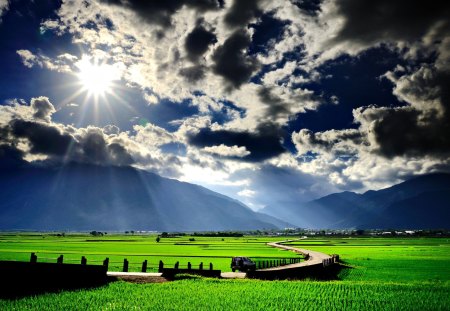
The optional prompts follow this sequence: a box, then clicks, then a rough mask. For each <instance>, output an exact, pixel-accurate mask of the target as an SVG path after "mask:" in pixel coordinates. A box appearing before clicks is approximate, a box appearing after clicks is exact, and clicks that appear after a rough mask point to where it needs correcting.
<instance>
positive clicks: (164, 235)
mask: <svg viewBox="0 0 450 311" xmlns="http://www.w3.org/2000/svg"><path fill="white" fill-rule="evenodd" d="M168 236H169V234H168V233H167V232H163V233H161V237H162V238H167V237H168Z"/></svg>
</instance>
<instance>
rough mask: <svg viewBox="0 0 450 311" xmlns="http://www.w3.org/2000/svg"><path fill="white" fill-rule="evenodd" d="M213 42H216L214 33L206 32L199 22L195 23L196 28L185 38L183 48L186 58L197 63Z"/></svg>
mask: <svg viewBox="0 0 450 311" xmlns="http://www.w3.org/2000/svg"><path fill="white" fill-rule="evenodd" d="M214 42H216V36H215V35H214V33H213V32H211V31H208V30H206V29H205V27H203V25H202V24H201V21H200V23H199V22H197V26H196V27H195V28H194V29H193V30H192V31H191V32H190V33H189V34H188V35H187V37H186V43H185V48H186V52H187V53H188V58H189V59H190V60H191V61H194V62H195V61H197V60H198V58H199V57H201V56H202V55H203V54H204V53H205V52H206V51H207V50H208V47H209V45H211V44H213V43H214Z"/></svg>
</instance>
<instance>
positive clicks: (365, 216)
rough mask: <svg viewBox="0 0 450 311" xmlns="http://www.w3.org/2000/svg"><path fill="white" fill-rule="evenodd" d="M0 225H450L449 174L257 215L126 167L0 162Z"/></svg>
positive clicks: (148, 227)
mask: <svg viewBox="0 0 450 311" xmlns="http://www.w3.org/2000/svg"><path fill="white" fill-rule="evenodd" d="M0 198H1V201H0V230H18V229H23V230H73V231H85V230H99V231H111V230H114V231H124V230H146V231H219V230H255V229H280V228H285V227H293V226H295V227H301V228H316V229H319V228H329V229H347V228H358V229H367V228H380V229H383V228H386V229H387V228H398V229H401V228H404V229H432V228H450V174H443V173H441V174H430V175H423V176H419V177H416V178H413V179H410V180H407V181H405V182H402V183H400V184H397V185H394V186H392V187H389V188H386V189H382V190H378V191H372V190H371V191H367V192H365V193H363V194H358V193H354V192H348V191H347V192H341V193H334V194H330V195H327V196H325V197H322V198H319V199H317V200H313V201H310V202H306V203H298V204H297V203H292V202H291V203H284V204H280V205H278V206H268V207H266V208H264V209H263V210H262V211H261V212H260V213H259V212H255V211H253V210H251V209H250V208H248V207H247V206H245V205H244V204H243V203H241V202H239V201H237V200H234V199H232V198H229V197H227V196H224V195H222V194H219V193H217V192H213V191H211V190H208V189H206V188H204V187H201V186H198V185H193V184H189V183H185V182H180V181H177V180H174V179H168V178H164V177H161V176H159V175H157V174H154V173H150V172H147V171H142V170H139V169H135V168H132V167H112V166H99V165H89V164H79V163H69V164H66V165H64V166H62V167H50V166H40V167H39V166H30V165H25V166H20V165H18V166H17V165H15V166H10V167H9V168H7V167H6V166H3V167H0Z"/></svg>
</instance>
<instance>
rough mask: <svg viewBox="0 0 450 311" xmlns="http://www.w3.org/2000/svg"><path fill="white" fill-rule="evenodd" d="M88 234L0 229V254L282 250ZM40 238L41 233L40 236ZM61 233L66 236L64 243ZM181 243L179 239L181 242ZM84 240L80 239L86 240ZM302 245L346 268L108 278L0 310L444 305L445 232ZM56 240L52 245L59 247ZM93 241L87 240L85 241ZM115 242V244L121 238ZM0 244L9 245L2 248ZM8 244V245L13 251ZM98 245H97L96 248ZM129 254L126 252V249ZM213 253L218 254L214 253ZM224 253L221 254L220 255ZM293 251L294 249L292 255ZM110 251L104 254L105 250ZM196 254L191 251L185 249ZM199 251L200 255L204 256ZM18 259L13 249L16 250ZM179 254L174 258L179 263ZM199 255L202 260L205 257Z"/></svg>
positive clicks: (447, 287)
mask: <svg viewBox="0 0 450 311" xmlns="http://www.w3.org/2000/svg"><path fill="white" fill-rule="evenodd" d="M118 238H119V237H118V236H115V237H113V236H111V237H107V238H106V239H109V242H92V241H91V242H87V241H86V240H89V239H91V238H87V237H86V236H72V237H66V238H60V240H58V238H56V237H46V238H45V239H44V240H46V241H45V242H42V241H40V240H39V239H38V238H37V237H29V240H28V242H26V241H25V240H26V239H25V238H24V237H23V236H22V237H20V236H8V237H5V236H1V237H0V241H1V242H0V256H1V257H2V258H4V257H5V256H14V254H16V256H19V254H20V251H21V250H26V251H27V252H26V259H28V256H29V254H28V252H29V251H31V249H38V250H39V251H45V252H50V253H49V254H55V257H56V255H57V254H59V253H60V252H61V253H64V254H65V256H66V253H65V252H62V251H61V250H62V249H65V250H71V251H73V252H74V253H73V254H76V255H77V256H78V257H79V256H80V254H81V253H83V251H86V253H89V254H91V253H93V254H96V255H98V256H104V255H105V253H106V252H108V251H115V252H116V253H115V254H117V256H120V255H122V254H125V253H127V252H131V251H133V252H134V253H133V254H136V256H143V254H145V253H144V252H145V251H146V252H147V253H148V254H153V255H155V256H163V255H167V254H172V255H175V256H179V257H174V258H179V259H182V258H183V256H185V255H188V256H194V255H201V256H210V257H207V258H209V259H211V260H212V262H213V263H214V264H215V265H216V261H221V260H225V259H226V269H229V266H228V265H229V258H230V257H231V256H233V255H237V254H239V255H243V256H250V257H251V256H261V257H265V256H269V257H270V256H280V255H281V256H282V257H284V256H287V255H289V254H291V253H289V252H284V251H279V250H276V249H272V248H269V247H267V246H266V245H265V243H266V242H269V241H275V240H280V238H251V237H248V238H247V237H244V238H225V239H224V241H222V240H221V238H197V237H196V238H195V239H196V240H195V241H194V242H192V243H191V244H190V243H188V242H189V241H188V238H189V237H183V238H179V239H167V240H163V242H162V243H161V242H160V244H157V243H156V242H154V237H153V238H149V237H130V236H126V237H120V238H121V239H122V240H126V242H118V241H112V240H114V239H118ZM40 239H42V237H40ZM62 241H65V242H67V243H63V242H62ZM180 243H182V244H180ZM86 244H87V245H86ZM291 244H292V245H296V246H299V247H301V248H306V249H312V250H317V251H322V252H325V253H330V254H331V253H337V254H339V255H340V256H341V258H342V259H343V260H344V261H345V264H346V265H348V266H349V267H351V268H350V269H344V270H342V272H341V274H340V277H341V279H342V280H339V281H327V282H321V281H314V280H303V281H259V280H217V279H205V278H200V277H193V278H188V279H181V280H177V281H174V282H168V283H162V284H131V283H126V282H122V281H120V282H113V283H110V284H108V285H106V286H103V287H99V288H96V289H89V290H78V291H66V292H61V293H53V294H44V295H40V296H30V297H26V298H22V299H18V300H3V301H2V300H0V310H35V309H39V310H56V309H65V310H81V309H82V310H149V309H151V310H167V309H170V310H449V309H450V298H449V297H450V295H449V294H450V265H449V263H450V243H449V240H448V239H446V238H375V237H374V238H330V239H323V238H314V239H306V240H301V241H297V242H294V243H291ZM58 245H59V249H58ZM84 245H86V246H91V245H92V246H93V247H92V248H84ZM121 245H122V246H121ZM3 250H8V251H7V252H3ZM14 251H15V253H14ZM98 253H101V255H99V254H98ZM126 255H127V257H129V254H128V253H127V254H126ZM214 256H218V257H214ZM221 256H224V257H226V258H223V257H221ZM293 256H295V254H294V255H293ZM110 257H111V256H110ZM189 258H195V257H189ZM205 258H206V257H205ZM16 259H17V257H16ZM181 262H182V261H180V263H181ZM205 262H207V261H206V260H205Z"/></svg>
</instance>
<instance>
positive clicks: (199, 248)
mask: <svg viewBox="0 0 450 311" xmlns="http://www.w3.org/2000/svg"><path fill="white" fill-rule="evenodd" d="M189 238H191V237H189V236H184V237H179V238H163V239H161V241H160V242H159V243H157V242H156V236H154V235H150V236H149V235H107V236H103V237H91V236H89V235H75V234H72V235H66V236H65V237H58V236H55V235H49V234H14V233H11V234H5V235H2V236H0V260H18V261H28V260H29V259H30V253H32V252H34V253H36V255H37V256H38V261H40V262H56V258H57V257H58V256H59V255H60V254H64V262H67V263H79V262H80V259H81V256H85V257H86V258H87V261H88V263H90V264H101V263H102V262H103V260H104V259H105V258H106V257H109V259H110V265H109V270H110V271H121V269H122V264H123V260H124V258H127V259H128V261H129V262H130V271H140V268H141V264H142V262H143V261H144V260H148V263H149V265H148V267H149V269H150V271H156V269H157V267H158V263H159V261H160V260H162V261H163V262H164V264H165V265H167V266H173V265H174V264H175V263H176V262H177V261H179V262H180V267H182V266H186V265H187V263H188V262H191V264H192V265H193V266H198V265H199V264H200V262H203V263H204V265H205V266H206V265H209V263H210V262H212V263H213V264H214V268H215V269H220V270H222V271H230V262H231V257H233V256H245V257H252V258H255V259H263V258H264V259H265V258H273V259H274V258H280V257H281V258H285V257H293V258H298V257H299V255H297V254H294V253H292V252H287V251H283V250H280V249H275V248H271V247H267V246H266V243H268V242H274V241H278V240H279V239H280V238H274V237H264V238H254V237H244V238H234V237H225V238H210V237H195V241H189ZM222 239H223V240H222Z"/></svg>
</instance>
